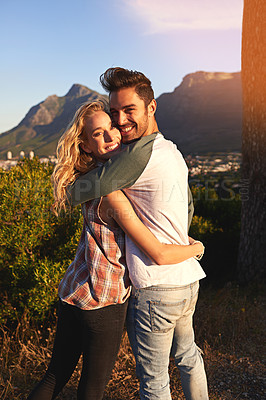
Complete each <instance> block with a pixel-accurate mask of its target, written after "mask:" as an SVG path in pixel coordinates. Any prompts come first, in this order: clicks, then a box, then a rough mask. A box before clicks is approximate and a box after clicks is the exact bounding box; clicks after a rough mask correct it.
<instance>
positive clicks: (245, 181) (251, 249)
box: [237, 0, 266, 283]
mask: <svg viewBox="0 0 266 400" xmlns="http://www.w3.org/2000/svg"><path fill="white" fill-rule="evenodd" d="M242 89H243V139H242V157H243V158H242V190H241V194H242V196H241V197H242V211H241V233H240V245H239V256H238V266H237V273H238V279H239V281H240V282H241V283H247V282H250V281H251V280H260V279H262V277H265V275H264V273H265V266H266V1H265V0H244V13H243V33H242Z"/></svg>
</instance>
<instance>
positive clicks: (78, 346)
mask: <svg viewBox="0 0 266 400" xmlns="http://www.w3.org/2000/svg"><path fill="white" fill-rule="evenodd" d="M127 303H128V302H127V301H126V302H125V303H124V304H115V305H111V306H107V307H103V308H99V309H96V310H81V309H79V308H78V307H75V306H70V305H68V304H66V303H62V302H60V303H59V313H58V322H57V330H56V336H55V342H54V349H53V354H52V359H51V362H50V365H49V367H48V370H47V372H46V374H45V376H44V378H43V379H42V381H41V382H40V383H39V384H38V385H37V386H36V387H35V389H34V390H33V391H32V393H31V394H30V395H29V397H28V400H51V399H55V398H56V396H57V395H58V393H59V392H60V391H61V390H62V388H63V387H64V385H65V384H66V383H67V382H68V380H69V379H70V377H71V375H72V373H73V371H74V369H75V367H76V365H77V363H78V360H79V358H80V355H81V354H82V355H83V366H82V373H81V378H80V381H79V385H78V395H77V398H78V400H101V399H102V397H103V393H104V389H105V386H106V384H107V383H108V380H109V378H110V375H111V373H112V369H113V366H114V364H115V360H116V356H117V353H118V350H119V346H120V341H121V337H122V333H123V327H124V322H125V318H126V312H127Z"/></svg>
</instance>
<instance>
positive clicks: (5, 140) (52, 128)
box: [0, 84, 108, 158]
mask: <svg viewBox="0 0 266 400" xmlns="http://www.w3.org/2000/svg"><path fill="white" fill-rule="evenodd" d="M96 99H105V100H107V99H108V98H107V96H105V95H101V94H99V93H98V92H95V91H93V90H91V89H89V88H87V87H86V86H82V85H79V84H74V85H73V86H72V87H71V88H70V90H69V92H68V93H67V94H66V95H65V96H62V97H58V96H56V95H52V96H49V97H47V99H46V100H44V101H42V102H41V103H39V104H37V105H36V106H34V107H32V108H31V109H30V110H29V112H28V113H27V115H26V116H25V118H23V120H22V121H21V122H20V123H19V124H18V125H17V126H16V127H15V128H13V129H11V130H9V131H7V132H4V133H2V135H0V158H5V156H6V152H7V151H8V150H11V151H12V153H13V156H17V155H18V154H19V153H20V151H21V150H23V151H24V152H25V154H27V153H29V152H30V151H31V150H34V152H35V154H36V155H38V156H48V155H53V154H55V150H56V145H57V142H58V139H59V137H60V136H61V135H62V133H63V132H64V130H65V129H66V127H67V125H68V124H69V122H70V121H71V119H72V118H73V116H74V114H75V112H76V111H77V109H78V108H79V106H80V105H81V104H83V103H85V102H87V101H94V100H96Z"/></svg>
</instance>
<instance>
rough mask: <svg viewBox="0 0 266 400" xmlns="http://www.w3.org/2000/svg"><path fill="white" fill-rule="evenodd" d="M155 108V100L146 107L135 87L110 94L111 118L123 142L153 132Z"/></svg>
mask: <svg viewBox="0 0 266 400" xmlns="http://www.w3.org/2000/svg"><path fill="white" fill-rule="evenodd" d="M155 109H156V102H155V100H152V101H151V103H150V104H149V105H148V106H147V107H146V106H145V103H144V100H142V99H141V98H140V97H139V96H138V94H137V93H136V91H135V88H125V89H120V90H119V91H117V92H112V93H111V94H110V110H111V114H112V118H113V121H114V124H115V125H116V127H117V128H118V129H119V130H120V133H121V135H122V141H123V143H128V142H131V141H132V140H134V139H138V138H140V137H142V136H147V135H150V134H151V133H153V125H154V117H153V116H154V112H155Z"/></svg>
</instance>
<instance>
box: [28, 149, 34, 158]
mask: <svg viewBox="0 0 266 400" xmlns="http://www.w3.org/2000/svg"><path fill="white" fill-rule="evenodd" d="M29 157H30V160H32V159H33V158H34V151H32V150H31V151H30V153H29Z"/></svg>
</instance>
